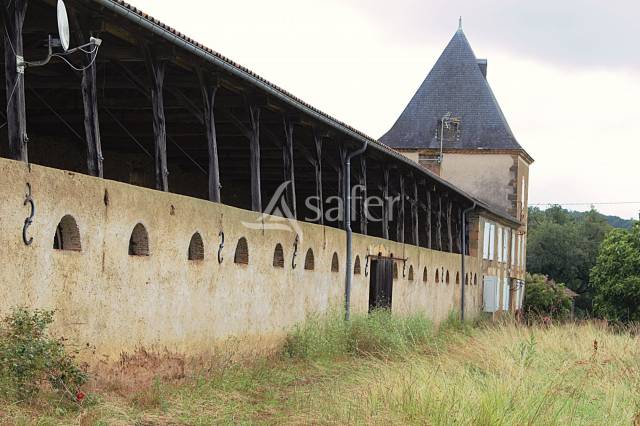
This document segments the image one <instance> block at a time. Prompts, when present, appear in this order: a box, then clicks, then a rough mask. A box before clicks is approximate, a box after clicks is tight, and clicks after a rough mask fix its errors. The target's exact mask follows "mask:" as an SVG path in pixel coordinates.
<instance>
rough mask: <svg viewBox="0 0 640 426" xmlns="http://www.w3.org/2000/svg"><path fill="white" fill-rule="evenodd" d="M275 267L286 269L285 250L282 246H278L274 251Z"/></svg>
mask: <svg viewBox="0 0 640 426" xmlns="http://www.w3.org/2000/svg"><path fill="white" fill-rule="evenodd" d="M273 267H274V268H284V250H283V249H282V244H280V243H278V244H276V248H275V249H274V250H273Z"/></svg>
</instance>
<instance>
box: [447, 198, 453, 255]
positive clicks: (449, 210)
mask: <svg viewBox="0 0 640 426" xmlns="http://www.w3.org/2000/svg"><path fill="white" fill-rule="evenodd" d="M452 210H453V203H452V202H451V200H447V240H448V241H447V242H448V244H447V249H448V250H449V251H450V252H453V230H452V229H451V213H452Z"/></svg>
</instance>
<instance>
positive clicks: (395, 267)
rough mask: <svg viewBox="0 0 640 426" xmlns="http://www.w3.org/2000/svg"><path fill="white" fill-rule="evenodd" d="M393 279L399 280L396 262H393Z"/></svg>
mask: <svg viewBox="0 0 640 426" xmlns="http://www.w3.org/2000/svg"><path fill="white" fill-rule="evenodd" d="M393 279H394V280H397V279H398V264H397V263H396V262H393Z"/></svg>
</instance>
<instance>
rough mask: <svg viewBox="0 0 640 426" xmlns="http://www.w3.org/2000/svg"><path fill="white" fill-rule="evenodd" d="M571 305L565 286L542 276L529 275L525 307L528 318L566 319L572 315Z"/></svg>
mask: <svg viewBox="0 0 640 426" xmlns="http://www.w3.org/2000/svg"><path fill="white" fill-rule="evenodd" d="M571 303H572V302H571V298H570V297H569V296H568V295H567V293H566V292H565V287H564V285H563V284H558V283H555V282H554V281H552V280H549V279H548V278H547V277H546V276H544V275H541V274H533V275H531V274H527V278H526V284H525V297H524V306H523V309H524V313H525V315H527V317H529V318H535V317H543V316H548V317H551V318H555V319H566V318H568V317H569V316H570V315H571Z"/></svg>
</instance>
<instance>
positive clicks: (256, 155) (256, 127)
mask: <svg viewBox="0 0 640 426" xmlns="http://www.w3.org/2000/svg"><path fill="white" fill-rule="evenodd" d="M248 109H249V121H250V122H251V135H250V136H251V137H250V138H249V149H250V150H251V152H250V157H251V161H250V165H251V210H253V211H254V212H262V195H261V185H260V107H259V106H256V105H253V104H249V105H248Z"/></svg>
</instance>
